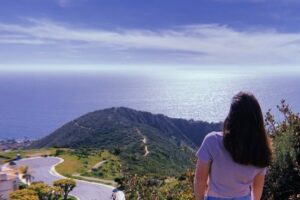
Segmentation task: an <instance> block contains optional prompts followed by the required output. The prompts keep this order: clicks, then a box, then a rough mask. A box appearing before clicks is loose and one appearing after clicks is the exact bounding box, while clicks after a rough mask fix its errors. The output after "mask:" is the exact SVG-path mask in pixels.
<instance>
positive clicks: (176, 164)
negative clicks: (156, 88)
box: [31, 107, 221, 175]
mask: <svg viewBox="0 0 300 200" xmlns="http://www.w3.org/2000/svg"><path fill="white" fill-rule="evenodd" d="M220 127H221V123H208V122H203V121H194V120H185V119H179V118H170V117H168V116H165V115H163V114H152V113H151V112H145V111H138V110H134V109H131V108H126V107H112V108H107V109H103V110H97V111H94V112H90V113H87V114H85V115H83V116H81V117H79V118H76V119H74V120H72V121H70V122H68V123H66V124H65V125H63V126H62V127H60V128H58V129H57V130H55V131H54V132H53V133H51V134H50V135H48V136H46V137H44V138H42V139H40V140H38V141H36V142H34V143H33V144H32V145H31V148H45V147H68V148H97V149H108V150H110V151H112V152H116V151H117V152H120V157H122V159H123V164H124V165H125V166H129V170H133V171H135V172H141V173H143V172H145V170H146V172H149V173H153V174H155V173H157V170H158V169H160V170H162V172H160V173H161V174H163V175H170V174H171V175H174V174H176V173H177V172H178V171H182V170H183V169H185V168H186V167H188V166H191V165H192V157H193V155H194V153H195V150H196V148H197V147H199V146H200V145H201V143H202V140H203V138H204V137H205V135H206V134H207V133H209V132H211V131H218V130H220ZM145 141H146V142H145ZM146 151H148V152H147V153H145V152H146ZM164 165H165V166H164ZM166 166H168V167H166ZM169 167H172V168H173V169H174V170H173V172H172V170H171V171H170V170H169V169H168V168H169Z"/></svg>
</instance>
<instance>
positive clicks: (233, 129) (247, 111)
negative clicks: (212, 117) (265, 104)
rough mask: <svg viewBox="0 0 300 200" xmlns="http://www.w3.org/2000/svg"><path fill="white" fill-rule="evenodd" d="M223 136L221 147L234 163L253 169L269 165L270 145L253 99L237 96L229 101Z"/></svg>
mask: <svg viewBox="0 0 300 200" xmlns="http://www.w3.org/2000/svg"><path fill="white" fill-rule="evenodd" d="M223 132H224V139H223V142H224V146H225V148H226V149H227V150H228V151H229V153H230V154H231V156H232V158H233V160H234V161H235V162H237V163H239V164H243V165H254V166H257V167H266V166H268V165H270V164H271V157H272V156H271V155H272V152H271V147H270V141H269V139H268V136H267V134H266V131H265V127H264V120H263V114H262V111H261V108H260V105H259V103H258V101H257V100H256V98H255V97H254V95H252V94H250V93H245V92H240V93H238V94H237V95H235V96H234V97H233V99H232V103H231V107H230V111H229V114H228V116H227V118H226V119H225V122H224V127H223Z"/></svg>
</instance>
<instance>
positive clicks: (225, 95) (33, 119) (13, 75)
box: [0, 72, 300, 139]
mask: <svg viewBox="0 0 300 200" xmlns="http://www.w3.org/2000/svg"><path fill="white" fill-rule="evenodd" d="M299 86H300V75H299V74H294V75H291V74H290V75H288V74H285V75H280V74H276V75H274V74H273V75H272V74H267V75H263V74H250V75H245V74H226V73H224V74H222V73H212V72H201V73H199V72H197V73H187V74H185V73H176V74H170V73H153V74H151V73H141V72H139V73H133V72H47V73H46V72H22V73H21V72H5V73H4V72H1V74H0V139H4V138H16V139H21V138H25V137H26V138H30V139H37V138H41V137H43V136H45V135H47V134H49V133H51V132H53V131H54V130H55V129H57V128H59V127H60V126H62V125H63V124H64V123H66V122H68V121H70V120H73V119H75V118H77V117H79V116H81V115H83V114H85V113H88V112H92V111H95V110H99V109H104V108H108V107H118V106H125V107H130V108H134V109H137V110H143V111H150V112H152V113H162V114H165V115H167V116H170V117H176V118H185V119H194V120H203V121H209V122H212V121H214V122H217V121H223V120H224V118H225V117H226V115H227V113H228V110H229V106H230V101H231V98H232V96H233V95H234V94H236V93H237V92H238V91H241V90H243V91H249V92H252V93H254V94H255V95H256V96H257V98H258V100H259V102H260V103H261V107H262V109H263V111H264V112H266V111H267V110H268V109H272V110H273V113H274V114H275V116H276V117H277V119H280V116H279V113H278V112H277V111H276V105H278V104H279V103H280V101H281V99H285V100H286V101H287V103H288V104H290V106H291V107H292V108H293V110H294V111H295V112H299V111H300V87H299Z"/></svg>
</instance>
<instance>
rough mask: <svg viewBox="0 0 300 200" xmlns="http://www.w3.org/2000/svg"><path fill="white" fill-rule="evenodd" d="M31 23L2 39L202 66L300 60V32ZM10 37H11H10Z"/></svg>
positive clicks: (4, 27) (0, 26)
mask: <svg viewBox="0 0 300 200" xmlns="http://www.w3.org/2000/svg"><path fill="white" fill-rule="evenodd" d="M29 22H30V23H31V24H30V26H28V25H26V26H24V25H19V24H4V23H0V43H14V44H22V45H36V44H38V45H43V44H52V45H55V46H61V47H63V46H65V45H66V44H67V45H69V46H74V48H76V50H77V51H80V48H81V47H82V48H86V47H89V48H94V49H96V50H97V49H103V48H107V49H110V50H114V51H128V52H134V51H139V52H143V51H145V52H147V53H151V52H155V51H160V53H159V55H155V56H160V57H164V55H168V56H170V55H171V54H173V55H178V54H181V55H184V58H185V59H186V61H190V62H193V63H196V64H240V65H248V64H271V65H272V64H300V57H299V56H298V55H299V53H300V44H299V40H300V33H281V32H277V31H275V30H254V31H253V30H251V31H250V30H246V31H240V30H236V29H234V28H231V27H228V26H226V25H219V24H197V25H186V26H180V27H172V28H168V29H160V30H144V29H118V30H104V29H83V28H74V27H71V26H68V25H65V24H61V23H57V22H53V21H49V20H38V19H29ZM7 35H11V37H9V38H7V37H6V36H7ZM149 50H151V51H149ZM82 52H83V53H84V50H82ZM164 52H165V53H164ZM170 52H171V54H170ZM176 52H178V54H176ZM115 59H117V58H115ZM146 62H147V61H146Z"/></svg>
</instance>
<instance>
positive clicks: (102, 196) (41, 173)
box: [16, 157, 114, 200]
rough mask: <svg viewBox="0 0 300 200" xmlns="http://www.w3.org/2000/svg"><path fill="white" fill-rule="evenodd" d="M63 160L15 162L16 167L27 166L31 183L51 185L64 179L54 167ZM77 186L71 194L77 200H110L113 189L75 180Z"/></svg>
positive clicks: (34, 159)
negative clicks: (31, 177)
mask: <svg viewBox="0 0 300 200" xmlns="http://www.w3.org/2000/svg"><path fill="white" fill-rule="evenodd" d="M62 161H63V160H62V159H60V158H57V157H46V158H41V157H36V158H29V159H22V160H19V161H17V162H16V163H17V166H22V165H28V167H29V172H30V173H31V175H33V177H34V180H33V181H43V182H45V183H47V184H49V185H52V183H53V181H55V180H57V179H61V178H64V177H63V176H61V175H60V174H58V173H57V172H56V171H55V170H54V167H55V166H56V165H57V164H59V163H61V162H62ZM76 183H77V186H76V187H75V188H74V190H73V191H72V192H71V195H73V196H76V197H77V198H78V200H111V195H112V191H113V189H114V188H113V187H111V186H107V185H103V184H99V183H91V182H87V181H81V180H76Z"/></svg>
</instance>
